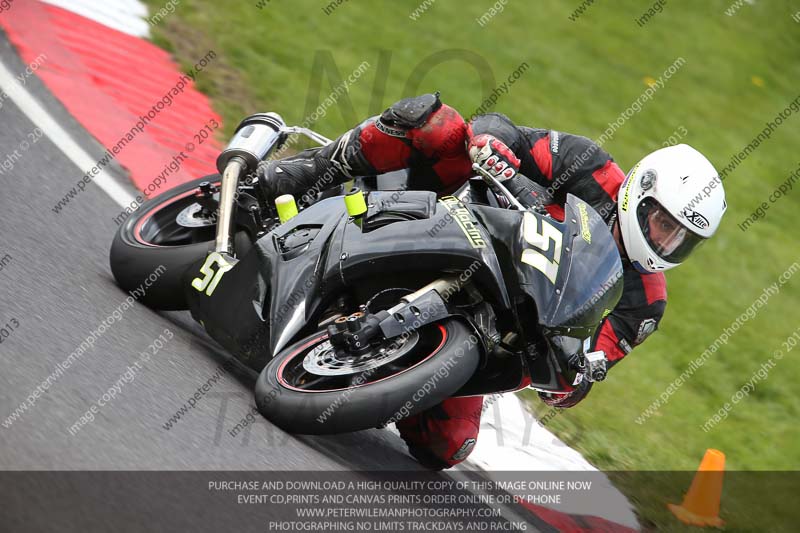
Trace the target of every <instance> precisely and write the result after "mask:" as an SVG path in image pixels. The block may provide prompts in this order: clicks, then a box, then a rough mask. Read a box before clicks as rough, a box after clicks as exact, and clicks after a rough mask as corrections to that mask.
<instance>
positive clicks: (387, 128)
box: [375, 92, 442, 137]
mask: <svg viewBox="0 0 800 533" xmlns="http://www.w3.org/2000/svg"><path fill="white" fill-rule="evenodd" d="M440 107H442V101H441V100H439V93H438V92H436V93H433V94H423V95H421V96H414V97H411V98H404V99H402V100H400V101H399V102H396V103H394V104H392V105H391V106H390V107H389V108H388V109H387V110H386V111H384V112H383V113H382V114H381V116H380V117H379V118H378V120H377V121H375V127H376V128H377V129H378V130H379V131H381V132H383V133H385V134H387V135H391V136H392V137H405V136H406V132H407V131H408V130H412V129H414V128H419V127H420V126H422V125H423V124H425V122H426V121H427V120H428V117H429V116H431V114H433V113H434V112H435V111H436V110H437V109H439V108H440Z"/></svg>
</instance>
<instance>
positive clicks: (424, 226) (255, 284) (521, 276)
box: [187, 191, 621, 369]
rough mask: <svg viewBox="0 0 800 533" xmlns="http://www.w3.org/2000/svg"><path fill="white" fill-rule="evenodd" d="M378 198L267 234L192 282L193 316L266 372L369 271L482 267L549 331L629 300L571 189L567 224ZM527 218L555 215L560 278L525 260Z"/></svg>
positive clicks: (421, 195) (613, 259) (590, 321)
mask: <svg viewBox="0 0 800 533" xmlns="http://www.w3.org/2000/svg"><path fill="white" fill-rule="evenodd" d="M367 203H368V206H369V210H368V212H367V213H366V214H365V215H364V216H363V217H358V218H355V219H354V218H352V217H349V216H348V214H347V212H346V209H345V206H344V202H343V200H342V198H341V197H334V198H328V199H325V200H321V201H319V202H318V203H316V204H314V205H312V206H310V207H309V208H307V209H304V210H303V211H301V212H300V214H298V215H297V216H295V217H294V218H292V219H291V220H289V221H287V222H286V223H284V224H282V225H281V226H279V227H278V228H276V229H275V230H273V231H272V232H270V233H268V234H267V235H265V236H264V237H262V238H261V239H259V240H258V241H257V242H256V243H255V245H254V247H253V249H252V250H251V251H250V252H249V253H247V254H246V255H245V256H244V257H242V258H241V260H240V261H239V262H238V263H237V264H236V266H234V267H233V268H232V269H231V270H230V271H229V272H227V273H226V274H225V275H224V276H223V277H222V279H221V281H220V283H219V285H218V286H217V288H216V291H215V292H214V294H213V296H211V297H209V296H206V295H205V294H203V293H200V292H198V291H196V290H194V289H192V288H191V287H190V284H189V282H188V281H187V287H189V288H188V289H187V290H188V295H187V298H188V300H189V302H190V309H191V311H192V314H193V316H194V317H195V319H196V320H198V321H200V322H201V323H203V324H204V326H205V327H206V330H207V331H208V332H209V334H210V335H211V336H212V337H214V338H215V339H216V340H217V341H219V342H220V343H221V344H223V345H224V346H225V347H226V348H228V349H229V350H231V351H232V352H233V353H236V354H239V355H240V356H244V357H245V358H246V362H247V363H248V364H249V365H250V366H251V367H253V368H256V369H260V367H261V366H263V364H265V363H266V361H267V360H268V359H269V358H270V357H271V356H272V354H274V353H276V352H277V351H279V350H280V349H282V348H283V347H285V346H286V345H288V344H289V343H290V342H291V341H292V340H293V339H294V338H295V337H297V336H298V334H300V333H301V332H303V330H304V328H307V327H312V328H315V327H316V324H317V322H318V319H319V318H320V316H321V314H322V312H323V311H324V310H325V308H326V307H327V306H328V305H329V304H330V303H331V302H332V301H333V299H334V298H335V297H336V296H337V295H339V294H341V293H342V292H343V291H344V289H348V290H350V289H352V288H353V287H357V286H358V285H360V284H362V283H365V282H366V281H365V280H372V281H374V280H376V278H377V280H378V281H379V282H380V283H384V281H385V285H387V286H391V284H392V282H393V279H394V278H395V277H397V276H406V275H408V274H409V273H420V275H421V277H422V278H424V277H425V275H429V276H430V279H431V280H432V279H435V277H439V276H440V275H441V274H445V273H452V274H454V275H457V276H458V275H461V274H463V273H464V272H471V275H470V277H469V281H471V282H473V283H474V284H475V285H476V286H477V287H478V288H479V289H480V291H481V293H482V294H483V295H484V298H485V299H486V300H487V301H488V302H489V303H490V304H492V305H493V306H495V307H496V308H497V309H500V310H511V309H512V308H513V307H514V305H512V299H513V300H514V303H518V301H519V300H520V299H526V298H527V299H529V300H532V301H533V302H534V303H535V309H538V311H539V312H538V317H539V324H538V325H539V326H543V327H544V329H545V330H548V331H549V330H557V329H559V328H566V327H569V328H585V329H587V330H588V329H591V330H592V331H593V330H594V328H596V326H597V324H598V323H599V322H600V319H601V317H602V313H603V310H604V309H605V308H609V309H610V308H613V307H614V305H615V304H616V301H617V300H618V299H619V295H620V293H621V281H620V280H621V263H620V260H619V256H618V254H617V252H616V248H615V247H614V241H613V238H612V237H611V235H610V233H609V231H608V229H607V228H606V227H605V225H603V222H602V220H601V219H600V217H599V216H598V215H597V214H596V213H595V212H594V211H593V210H592V209H591V207H589V206H588V205H585V204H584V207H580V205H579V204H583V202H580V201H579V200H577V199H576V198H574V197H572V196H570V197H568V203H567V206H566V210H565V212H566V213H567V216H566V223H564V224H562V223H558V222H555V221H553V220H552V219H549V218H546V217H542V216H541V215H536V214H532V213H522V212H517V211H509V210H504V209H499V208H492V207H485V206H475V205H471V206H468V207H466V206H464V205H463V204H462V203H461V202H459V201H458V200H456V199H455V198H452V197H447V198H442V199H439V200H437V198H436V195H435V193H433V192H427V191H375V192H371V193H369V195H368V197H367ZM526 219H527V220H529V221H533V223H535V224H538V228H539V229H541V228H542V227H543V226H542V224H550V225H552V227H553V228H554V229H553V230H551V232H556V233H558V234H559V235H561V236H562V241H563V242H562V247H561V253H560V255H559V258H558V263H559V268H558V276H557V277H556V278H555V284H554V283H552V282H551V281H550V280H549V279H548V278H547V276H545V274H543V273H542V272H541V271H540V270H537V269H536V268H533V267H532V266H530V265H528V264H525V263H522V262H521V261H520V259H521V257H522V253H523V250H527V249H530V248H531V245H530V244H529V243H528V242H526V240H525V238H524V237H525V235H524V233H523V220H526ZM587 222H588V224H587ZM584 228H587V229H588V233H586V232H585V231H584ZM553 234H554V233H553ZM584 236H589V240H590V241H591V243H589V242H586V241H585V239H584ZM542 252H543V253H545V254H547V253H548V252H547V250H542ZM553 252H554V250H553V249H551V250H549V253H550V257H549V258H550V259H551V260H552V259H553ZM578 258H579V260H577V259H578ZM201 263H202V262H200V263H198V265H197V268H196V269H192V271H190V272H189V273H188V280H191V278H192V277H193V275H197V273H198V272H199V266H200V264H201ZM615 276H616V278H615ZM609 280H611V281H609ZM462 281H466V280H462ZM510 294H511V296H510ZM362 303H363V302H362ZM522 319H523V320H524V319H525V317H522ZM532 325H533V326H536V324H532ZM535 329H536V330H539V328H538V327H536V328H535Z"/></svg>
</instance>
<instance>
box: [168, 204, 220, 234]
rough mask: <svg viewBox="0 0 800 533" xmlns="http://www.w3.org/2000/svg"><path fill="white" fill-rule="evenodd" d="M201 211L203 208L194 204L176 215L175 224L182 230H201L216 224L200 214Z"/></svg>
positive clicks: (211, 219)
mask: <svg viewBox="0 0 800 533" xmlns="http://www.w3.org/2000/svg"><path fill="white" fill-rule="evenodd" d="M202 209H203V206H201V205H200V204H198V203H194V204H192V205H190V206H188V207H186V208H185V209H184V210H183V211H181V212H180V213H178V216H177V217H175V222H177V223H178V224H179V225H181V226H183V227H184V228H203V227H206V226H213V225H214V224H216V223H217V222H216V220H214V219H213V218H208V217H206V216H205V215H203V214H202Z"/></svg>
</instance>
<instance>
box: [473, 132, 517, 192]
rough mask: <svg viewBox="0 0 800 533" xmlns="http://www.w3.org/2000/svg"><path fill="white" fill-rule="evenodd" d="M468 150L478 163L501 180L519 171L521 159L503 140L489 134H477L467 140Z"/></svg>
mask: <svg viewBox="0 0 800 533" xmlns="http://www.w3.org/2000/svg"><path fill="white" fill-rule="evenodd" d="M467 152H468V153H469V157H470V159H472V162H473V163H477V164H479V165H480V166H481V168H483V169H484V170H486V171H487V172H489V174H491V175H492V176H494V177H495V178H497V179H498V180H499V181H506V180H509V179H511V178H513V177H514V176H516V175H517V172H519V165H520V160H519V158H518V157H517V156H515V155H514V152H512V151H511V148H509V147H508V146H506V144H505V143H503V141H501V140H499V139H497V138H496V137H493V136H491V135H489V134H486V133H482V134H480V135H475V136H474V137H471V138H470V139H469V140H468V141H467Z"/></svg>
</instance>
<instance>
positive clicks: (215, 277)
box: [192, 252, 233, 296]
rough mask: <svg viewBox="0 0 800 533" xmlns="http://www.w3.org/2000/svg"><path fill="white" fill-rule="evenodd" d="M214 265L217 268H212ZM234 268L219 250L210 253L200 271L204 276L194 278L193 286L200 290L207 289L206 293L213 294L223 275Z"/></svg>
mask: <svg viewBox="0 0 800 533" xmlns="http://www.w3.org/2000/svg"><path fill="white" fill-rule="evenodd" d="M213 265H216V266H217V269H216V270H214V269H213V268H212V266H213ZM232 268H233V265H232V264H230V263H228V262H227V261H226V260H225V258H224V257H222V255H221V254H220V253H219V252H213V253H211V254H209V255H208V257H207V258H206V262H205V263H203V266H201V267H200V273H201V274H203V277H202V278H194V279H193V280H192V287H194V288H195V289H197V290H198V291H200V292H203V291H206V294H207V295H208V296H211V295H212V294H214V289H216V288H217V285H219V282H220V280H221V279H222V276H223V275H224V274H225V272H227V271H228V270H230V269H232Z"/></svg>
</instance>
